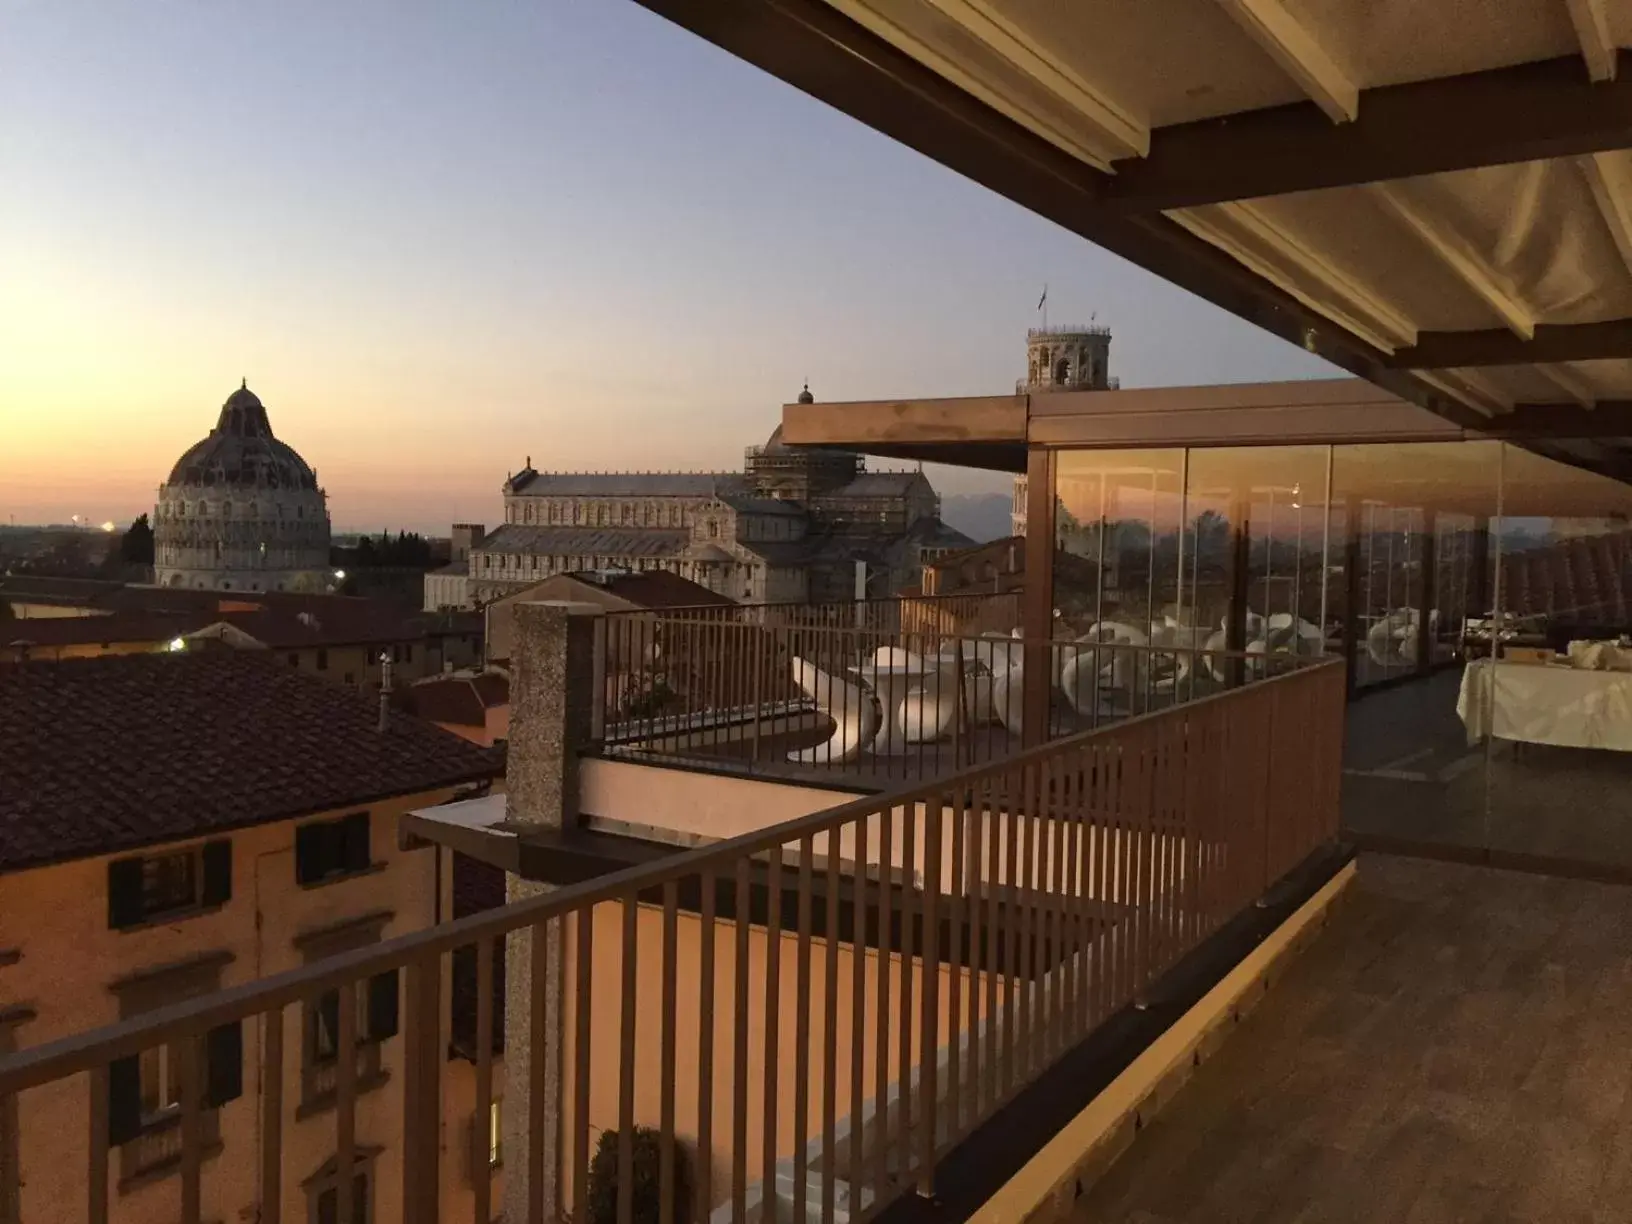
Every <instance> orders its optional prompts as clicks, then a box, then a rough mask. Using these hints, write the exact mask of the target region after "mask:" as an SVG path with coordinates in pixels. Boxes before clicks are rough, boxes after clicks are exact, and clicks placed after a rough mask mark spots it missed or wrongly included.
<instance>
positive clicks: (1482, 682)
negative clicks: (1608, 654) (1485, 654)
mask: <svg viewBox="0 0 1632 1224" xmlns="http://www.w3.org/2000/svg"><path fill="white" fill-rule="evenodd" d="M1493 683H1494V687H1493ZM1456 713H1457V715H1458V717H1460V718H1461V719H1462V725H1463V726H1465V727H1467V729H1468V742H1469V743H1470V744H1471V743H1475V742H1477V741H1478V740H1481V739H1483V738H1484V737H1485V736H1487V735H1489V736H1494V737H1495V738H1497V739H1505V740H1519V741H1522V742H1523V743H1527V744H1551V745H1554V746H1557V747H1561V748H1608V749H1610V750H1612V751H1615V752H1632V672H1611V671H1586V670H1584V669H1581V668H1575V667H1562V666H1552V665H1548V664H1541V663H1494V664H1493V663H1492V662H1491V661H1490V660H1489V659H1475V660H1474V661H1473V662H1471V663H1469V664H1468V666H1467V668H1466V670H1464V671H1463V673H1462V691H1461V693H1460V694H1458V696H1457V699H1456Z"/></svg>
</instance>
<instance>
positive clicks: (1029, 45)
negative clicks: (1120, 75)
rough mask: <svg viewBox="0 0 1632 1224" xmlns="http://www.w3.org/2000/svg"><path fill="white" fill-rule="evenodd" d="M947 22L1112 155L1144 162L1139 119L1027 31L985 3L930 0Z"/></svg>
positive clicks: (1144, 136)
mask: <svg viewBox="0 0 1632 1224" xmlns="http://www.w3.org/2000/svg"><path fill="white" fill-rule="evenodd" d="M926 2H927V3H928V4H930V5H931V6H932V7H934V8H935V9H936V10H937V11H938V12H939V13H940V14H941V15H942V16H943V17H945V18H947V19H948V20H949V21H954V22H956V23H957V24H958V25H959V26H961V27H962V28H963V29H964V30H966V31H967V32H968V33H969V34H970V35H972V36H973V37H975V38H978V39H979V40H980V41H981V42H983V43H985V44H986V46H988V47H990V48H991V49H992V50H993V51H995V52H997V54H999V55H1000V56H1002V57H1003V58H1004V59H1005V60H1007V61H1008V62H1009V63H1011V64H1013V65H1014V66H1015V67H1016V68H1018V69H1019V70H1020V71H1021V72H1023V73H1025V74H1026V75H1027V76H1029V77H1030V78H1031V79H1032V80H1034V81H1036V82H1037V83H1038V84H1039V85H1041V86H1043V88H1045V89H1047V90H1048V92H1049V93H1051V94H1052V95H1053V96H1054V97H1056V98H1058V99H1060V101H1062V102H1065V103H1067V104H1068V105H1069V106H1070V107H1071V108H1072V109H1073V110H1075V111H1077V112H1078V113H1079V114H1081V115H1082V116H1083V118H1085V119H1086V120H1087V121H1088V123H1089V124H1090V125H1092V126H1093V127H1094V128H1096V129H1097V130H1098V131H1099V132H1101V133H1102V134H1103V135H1104V137H1105V140H1106V142H1107V143H1108V144H1109V145H1111V146H1112V148H1113V149H1114V150H1115V151H1116V152H1115V154H1113V155H1121V156H1127V155H1130V154H1131V155H1132V156H1135V157H1143V156H1144V155H1145V154H1146V153H1148V152H1149V151H1150V126H1149V125H1148V124H1146V123H1142V122H1140V121H1139V120H1137V119H1135V118H1134V117H1133V116H1132V115H1130V114H1128V113H1127V112H1126V111H1124V110H1123V109H1122V108H1121V107H1119V106H1117V105H1116V104H1115V103H1114V102H1113V101H1111V100H1110V99H1109V98H1106V97H1105V96H1103V95H1102V94H1101V93H1100V92H1099V91H1098V90H1096V89H1095V88H1094V86H1093V84H1092V83H1091V82H1089V81H1085V80H1083V79H1082V78H1081V77H1080V76H1078V75H1077V74H1076V73H1075V72H1073V71H1072V70H1071V69H1070V68H1069V67H1068V66H1066V65H1065V64H1063V63H1061V62H1060V61H1059V60H1057V59H1055V58H1054V57H1053V56H1051V55H1049V54H1048V53H1047V52H1046V51H1044V50H1043V49H1042V48H1040V47H1039V46H1038V45H1037V43H1036V42H1035V41H1034V40H1032V39H1031V38H1029V37H1027V35H1026V34H1025V32H1024V31H1023V30H1021V29H1020V28H1019V27H1018V26H1016V25H1015V24H1014V23H1013V22H1011V21H1009V20H1008V19H1007V18H1005V17H1004V16H1003V15H1002V14H1001V13H998V12H996V11H995V10H993V9H992V8H991V7H990V5H988V4H986V3H984V2H983V0H926Z"/></svg>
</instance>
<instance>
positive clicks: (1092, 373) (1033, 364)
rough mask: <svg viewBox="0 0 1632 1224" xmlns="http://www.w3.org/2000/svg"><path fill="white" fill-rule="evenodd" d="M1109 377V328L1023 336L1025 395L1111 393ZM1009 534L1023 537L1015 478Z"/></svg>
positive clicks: (1045, 330) (1020, 491) (1077, 326)
mask: <svg viewBox="0 0 1632 1224" xmlns="http://www.w3.org/2000/svg"><path fill="white" fill-rule="evenodd" d="M1118 385H1119V384H1118V382H1117V380H1116V379H1114V378H1112V377H1111V329H1110V328H1108V327H1105V326H1103V325H1101V324H1097V323H1086V324H1083V323H1073V324H1070V325H1068V326H1065V327H1034V328H1032V329H1031V330H1030V331H1028V332H1027V333H1026V376H1025V378H1023V379H1021V380H1020V381H1019V382H1018V383H1016V384H1015V388H1014V389H1015V390H1016V391H1019V392H1021V393H1023V394H1026V395H1035V394H1040V393H1042V392H1047V391H1114V390H1116V388H1117V386H1118ZM1009 520H1010V524H1011V531H1012V533H1013V534H1014V535H1017V536H1023V535H1025V534H1026V478H1025V476H1023V475H1021V476H1016V477H1015V478H1014V504H1013V506H1012V507H1011V508H1010V511H1009Z"/></svg>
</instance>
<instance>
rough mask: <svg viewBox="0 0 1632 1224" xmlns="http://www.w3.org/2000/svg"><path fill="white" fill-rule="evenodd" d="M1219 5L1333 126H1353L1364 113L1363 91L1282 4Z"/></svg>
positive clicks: (1227, 0) (1251, 0)
mask: <svg viewBox="0 0 1632 1224" xmlns="http://www.w3.org/2000/svg"><path fill="white" fill-rule="evenodd" d="M1218 3H1219V5H1220V7H1222V8H1223V9H1224V11H1225V12H1226V13H1228V14H1229V15H1230V17H1231V18H1232V19H1233V20H1234V21H1235V24H1236V25H1238V26H1240V27H1241V28H1242V29H1243V30H1244V31H1246V33H1247V36H1248V37H1249V38H1251V39H1252V41H1253V42H1255V43H1257V44H1258V45H1259V46H1260V47H1262V48H1263V49H1264V51H1266V52H1267V53H1268V54H1269V57H1270V58H1271V59H1273V60H1274V61H1275V62H1276V63H1277V64H1279V65H1280V66H1281V70H1282V71H1284V72H1285V73H1286V74H1287V75H1288V76H1289V77H1291V78H1292V79H1293V80H1294V81H1296V82H1297V83H1298V85H1299V87H1300V88H1301V89H1302V90H1303V92H1304V95H1305V96H1306V97H1308V99H1309V100H1310V101H1311V102H1313V103H1314V104H1315V105H1316V106H1318V107H1320V109H1321V110H1323V111H1325V112H1326V117H1327V118H1328V119H1330V120H1331V121H1332V122H1333V123H1349V122H1351V121H1352V120H1353V119H1354V117H1355V116H1356V115H1357V114H1359V113H1360V90H1359V88H1358V87H1357V86H1356V85H1355V83H1354V82H1353V81H1352V80H1350V79H1349V76H1348V74H1347V73H1346V72H1344V71H1343V69H1341V68H1339V67H1338V66H1337V64H1336V63H1335V62H1333V60H1332V57H1331V56H1330V55H1328V54H1327V53H1326V49H1325V48H1324V47H1322V46H1321V45H1320V40H1319V39H1317V38H1316V37H1315V36H1314V35H1313V34H1311V33H1309V31H1308V30H1307V29H1305V28H1304V26H1303V23H1302V22H1300V21H1299V20H1298V19H1297V18H1296V17H1294V16H1292V14H1291V13H1288V12H1287V11H1286V10H1285V9H1284V8H1282V7H1281V3H1280V0H1218Z"/></svg>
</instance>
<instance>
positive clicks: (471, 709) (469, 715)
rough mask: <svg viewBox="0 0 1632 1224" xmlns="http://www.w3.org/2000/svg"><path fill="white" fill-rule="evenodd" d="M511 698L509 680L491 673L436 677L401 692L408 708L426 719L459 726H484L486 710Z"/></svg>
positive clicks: (485, 723)
mask: <svg viewBox="0 0 1632 1224" xmlns="http://www.w3.org/2000/svg"><path fill="white" fill-rule="evenodd" d="M509 700H510V682H509V681H508V680H506V679H505V678H504V677H503V676H502V675H499V674H497V673H494V672H483V673H482V674H481V675H478V676H438V677H437V678H436V679H434V680H421V681H420V682H419V683H417V684H413V685H410V686H409V687H408V688H407V690H406V691H405V692H404V693H403V701H404V703H405V704H406V705H407V707H408V709H410V710H412V711H413V712H414V713H415V714H417V715H418V716H419V717H420V718H423V719H425V720H426V721H427V722H435V723H454V724H455V725H457V726H461V727H482V726H486V725H487V711H488V710H489V709H490V708H492V707H493V706H500V705H505V704H507V703H508V702H509Z"/></svg>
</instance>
